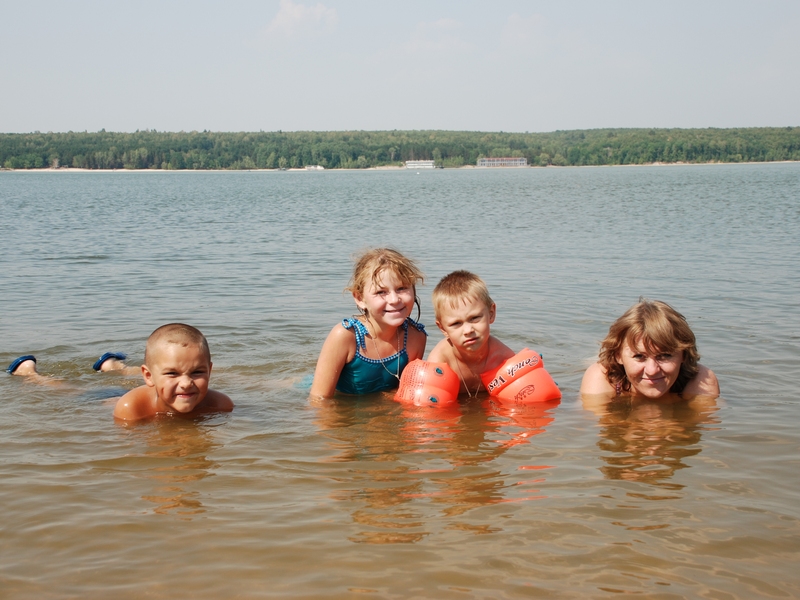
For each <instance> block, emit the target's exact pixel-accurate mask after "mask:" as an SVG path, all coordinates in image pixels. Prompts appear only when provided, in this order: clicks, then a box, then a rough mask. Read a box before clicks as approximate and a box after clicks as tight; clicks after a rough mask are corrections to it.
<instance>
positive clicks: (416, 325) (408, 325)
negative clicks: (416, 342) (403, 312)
mask: <svg viewBox="0 0 800 600" xmlns="http://www.w3.org/2000/svg"><path fill="white" fill-rule="evenodd" d="M403 328H404V329H406V330H408V331H410V332H413V331H414V330H416V331H419V332H420V333H424V334H425V335H428V332H427V331H425V325H423V324H422V323H420V322H418V321H415V320H414V319H412V318H411V317H406V322H405V323H403Z"/></svg>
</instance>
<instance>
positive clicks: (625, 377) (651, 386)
mask: <svg viewBox="0 0 800 600" xmlns="http://www.w3.org/2000/svg"><path fill="white" fill-rule="evenodd" d="M699 359H700V354H699V353H698V352H697V344H696V341H695V337H694V333H693V332H692V330H691V328H690V327H689V324H688V323H687V322H686V319H685V318H684V316H683V315H682V314H680V313H679V312H678V311H676V310H675V309H674V308H672V307H671V306H670V305H669V304H666V303H664V302H659V301H657V300H654V301H650V300H646V299H642V300H640V301H639V302H638V303H637V304H634V305H633V306H632V307H631V308H629V309H628V310H627V311H626V312H625V314H624V315H622V316H621V317H620V318H619V319H617V320H616V321H615V322H614V324H613V325H611V327H610V328H609V330H608V335H607V336H606V339H604V340H603V342H602V344H601V346H600V355H599V360H598V361H597V362H596V363H595V364H593V365H592V366H591V367H589V368H588V369H587V370H586V373H584V375H583V381H582V382H581V394H584V395H600V394H603V395H609V396H612V397H616V396H636V397H643V398H649V399H652V400H657V399H659V398H662V397H664V396H665V395H667V394H670V393H671V394H679V395H682V396H714V397H716V396H719V383H718V382H717V377H716V376H715V375H714V373H713V372H712V371H711V369H709V368H707V367H704V366H703V365H701V364H700V363H698V362H697V361H698V360H699Z"/></svg>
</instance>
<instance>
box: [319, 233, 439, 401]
mask: <svg viewBox="0 0 800 600" xmlns="http://www.w3.org/2000/svg"><path fill="white" fill-rule="evenodd" d="M422 281H423V275H422V273H421V272H420V270H419V269H418V268H417V266H416V265H415V264H414V262H413V261H411V260H410V259H408V258H406V257H405V256H403V255H402V254H400V253H399V252H397V251H396V250H392V249H390V248H377V249H374V250H369V251H367V252H365V253H364V254H362V255H361V256H360V257H359V258H358V259H357V260H356V264H355V267H354V269H353V277H352V279H351V280H350V285H349V286H348V287H347V288H346V291H349V292H351V293H352V294H353V299H354V300H355V303H356V307H357V308H358V310H359V314H358V315H354V316H353V317H352V318H347V319H344V320H342V322H341V324H337V325H336V326H335V327H334V328H333V329H332V330H331V332H330V333H329V334H328V337H327V339H326V340H325V343H324V344H323V345H322V350H321V352H320V354H319V359H317V368H316V371H315V372H314V382H313V384H312V385H311V395H312V396H316V397H322V398H330V397H331V396H333V394H334V392H335V391H339V392H343V393H345V394H370V393H372V392H379V391H382V390H388V389H393V388H396V387H397V386H398V385H399V382H400V375H401V374H402V372H403V369H404V368H405V366H406V365H407V364H408V363H409V362H410V361H412V360H414V359H417V358H420V359H421V358H422V356H423V354H424V353H425V342H426V336H427V334H426V333H425V327H424V326H423V325H422V324H421V323H417V322H416V321H414V320H413V319H412V318H411V316H410V315H411V311H412V309H413V308H414V305H415V304H417V305H419V301H418V300H417V292H416V284H417V283H418V282H419V283H422Z"/></svg>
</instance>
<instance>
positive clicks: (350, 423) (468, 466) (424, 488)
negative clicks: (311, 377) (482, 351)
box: [315, 395, 558, 544]
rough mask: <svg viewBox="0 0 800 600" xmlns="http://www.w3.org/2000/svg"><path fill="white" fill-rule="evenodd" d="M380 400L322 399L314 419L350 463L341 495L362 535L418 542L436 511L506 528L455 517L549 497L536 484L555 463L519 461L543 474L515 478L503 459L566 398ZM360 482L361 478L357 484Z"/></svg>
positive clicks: (472, 528)
mask: <svg viewBox="0 0 800 600" xmlns="http://www.w3.org/2000/svg"><path fill="white" fill-rule="evenodd" d="M390 398H391V397H390V396H389V395H383V396H382V397H381V401H380V402H375V401H374V399H370V400H369V401H367V400H364V399H359V400H352V399H346V400H341V399H338V400H318V401H315V407H316V425H317V427H318V428H319V431H320V433H321V434H322V435H324V436H325V437H326V438H327V440H328V443H329V445H330V446H331V448H332V449H334V450H335V454H334V455H333V456H331V457H330V458H329V459H328V460H330V461H333V462H345V463H352V468H351V469H350V470H349V471H348V479H347V482H346V483H347V484H348V485H347V487H346V488H345V489H341V490H338V491H337V492H335V493H334V494H332V497H333V499H334V500H336V501H338V502H343V503H349V504H351V505H352V509H351V514H352V518H353V522H354V523H357V524H358V525H360V526H362V527H363V530H361V531H359V532H358V533H357V534H355V535H353V536H351V537H350V538H349V539H350V540H351V541H353V542H356V543H370V544H397V543H415V542H419V541H420V540H422V539H424V538H425V537H426V536H427V535H429V534H430V533H431V531H430V529H431V525H432V522H433V521H434V520H435V519H438V518H442V517H444V518H445V519H447V525H446V528H447V529H452V530H461V531H467V532H472V533H475V534H484V533H496V532H499V531H502V527H500V526H499V525H498V524H497V523H488V522H487V523H475V522H474V520H471V521H469V522H467V521H465V520H463V519H457V517H461V516H463V515H465V514H466V513H468V512H470V511H473V509H478V508H481V507H484V506H488V505H492V504H498V503H504V502H523V501H526V500H536V499H540V498H544V497H545V496H542V495H540V494H538V493H537V492H538V490H537V489H536V487H535V486H536V485H537V484H541V483H542V482H543V481H544V480H545V479H544V477H543V472H544V471H545V470H546V469H550V468H551V466H550V465H521V466H519V467H518V469H519V470H520V471H527V470H535V471H537V477H536V478H533V479H524V480H519V481H509V477H508V475H507V474H504V473H503V471H502V469H501V468H500V467H499V466H495V465H493V464H492V463H493V461H495V459H497V458H499V457H500V456H502V455H503V454H504V453H505V452H506V451H508V450H509V449H510V448H512V447H514V446H517V445H519V444H526V443H528V440H529V439H530V438H531V437H532V436H534V435H537V434H539V433H542V432H543V431H544V430H545V427H546V426H547V425H549V424H550V423H551V422H553V420H554V418H555V414H554V410H555V408H556V407H557V405H558V402H555V403H548V404H546V405H531V406H514V407H508V406H503V405H498V404H495V403H494V402H492V401H490V400H489V399H486V400H484V401H483V403H481V402H479V401H476V402H472V403H464V404H461V405H456V406H444V407H430V406H409V405H400V404H397V403H394V402H392V400H391V399H390ZM353 483H357V486H356V487H352V484H353Z"/></svg>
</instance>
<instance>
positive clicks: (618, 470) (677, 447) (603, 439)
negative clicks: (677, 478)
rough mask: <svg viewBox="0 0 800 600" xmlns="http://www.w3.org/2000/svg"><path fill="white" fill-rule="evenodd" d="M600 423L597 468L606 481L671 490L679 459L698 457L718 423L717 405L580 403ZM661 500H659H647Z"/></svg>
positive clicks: (690, 402)
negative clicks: (704, 440)
mask: <svg viewBox="0 0 800 600" xmlns="http://www.w3.org/2000/svg"><path fill="white" fill-rule="evenodd" d="M584 406H585V407H586V408H589V409H590V410H593V411H594V412H595V413H596V414H597V415H598V417H599V419H600V426H601V430H600V441H598V443H597V445H598V447H599V448H600V449H601V450H602V451H603V452H602V454H601V455H600V458H601V459H602V460H603V461H604V462H605V463H606V464H605V466H603V467H601V469H600V470H601V471H602V473H603V475H605V477H606V478H607V479H612V480H613V479H618V480H626V481H638V482H642V483H648V484H651V485H654V486H658V487H660V488H664V489H669V490H673V491H677V490H680V489H682V488H683V487H684V486H683V484H680V483H677V482H674V481H672V478H673V476H674V475H675V473H676V472H677V471H679V470H681V469H686V468H689V466H690V465H688V464H687V463H686V462H685V460H686V459H687V458H689V457H692V456H695V455H697V454H699V453H700V451H701V450H702V446H701V444H700V439H701V436H702V433H703V431H707V430H709V425H714V424H718V423H719V419H718V418H717V417H716V416H715V413H716V412H717V410H718V406H717V401H716V400H715V399H710V398H701V399H695V400H683V399H682V398H680V397H667V398H665V399H661V400H659V401H646V400H640V399H633V398H617V399H615V400H613V401H611V402H608V403H606V404H604V405H596V404H593V403H592V402H591V401H589V400H587V399H584ZM650 498H652V499H663V498H665V497H664V496H656V497H653V496H651V497H650Z"/></svg>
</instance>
